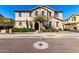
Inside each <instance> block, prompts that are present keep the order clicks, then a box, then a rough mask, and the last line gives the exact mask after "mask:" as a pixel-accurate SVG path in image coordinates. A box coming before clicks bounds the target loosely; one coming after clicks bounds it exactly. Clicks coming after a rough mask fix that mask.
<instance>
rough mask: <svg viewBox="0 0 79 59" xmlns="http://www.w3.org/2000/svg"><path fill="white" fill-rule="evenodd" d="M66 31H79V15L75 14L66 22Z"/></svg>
mask: <svg viewBox="0 0 79 59" xmlns="http://www.w3.org/2000/svg"><path fill="white" fill-rule="evenodd" d="M64 29H67V30H79V14H74V15H72V16H70V17H69V18H68V19H67V20H65V21H64Z"/></svg>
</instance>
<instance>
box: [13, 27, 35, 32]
mask: <svg viewBox="0 0 79 59" xmlns="http://www.w3.org/2000/svg"><path fill="white" fill-rule="evenodd" d="M12 31H13V32H34V29H32V28H12Z"/></svg>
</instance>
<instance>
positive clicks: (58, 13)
mask: <svg viewBox="0 0 79 59" xmlns="http://www.w3.org/2000/svg"><path fill="white" fill-rule="evenodd" d="M56 13H57V18H59V19H63V12H62V11H56Z"/></svg>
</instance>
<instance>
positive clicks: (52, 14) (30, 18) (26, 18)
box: [15, 8, 63, 29]
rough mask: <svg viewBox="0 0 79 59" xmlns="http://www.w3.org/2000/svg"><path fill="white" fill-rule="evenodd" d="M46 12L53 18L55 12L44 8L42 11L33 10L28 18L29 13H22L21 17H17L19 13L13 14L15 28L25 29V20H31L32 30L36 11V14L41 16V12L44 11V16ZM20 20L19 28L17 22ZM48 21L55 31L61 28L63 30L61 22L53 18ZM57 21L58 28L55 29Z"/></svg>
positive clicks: (40, 9)
mask: <svg viewBox="0 0 79 59" xmlns="http://www.w3.org/2000/svg"><path fill="white" fill-rule="evenodd" d="M47 10H48V11H50V12H52V13H51V16H52V17H53V16H54V12H55V11H54V10H50V9H48V8H44V9H43V8H39V9H36V10H33V11H32V13H31V17H30V16H29V12H22V16H21V17H19V12H16V13H15V21H16V23H15V27H17V28H27V26H26V20H28V21H30V20H31V21H32V23H33V29H34V22H33V18H34V17H35V12H36V11H38V14H39V15H42V11H45V14H44V15H46V16H47ZM58 15H60V18H62V15H61V14H58ZM20 20H21V21H22V25H21V26H19V21H20ZM50 20H51V21H52V27H53V26H54V27H55V28H56V29H58V28H62V29H63V24H62V21H60V20H58V19H55V18H52V19H50ZM57 21H58V22H59V26H58V27H56V22H57ZM29 28H30V25H29Z"/></svg>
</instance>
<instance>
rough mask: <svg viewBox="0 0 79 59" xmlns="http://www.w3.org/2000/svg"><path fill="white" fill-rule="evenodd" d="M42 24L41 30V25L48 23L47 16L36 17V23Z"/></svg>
mask: <svg viewBox="0 0 79 59" xmlns="http://www.w3.org/2000/svg"><path fill="white" fill-rule="evenodd" d="M37 21H38V22H40V28H41V27H42V26H41V24H42V23H44V22H45V21H46V17H45V16H36V17H34V22H37Z"/></svg>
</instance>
